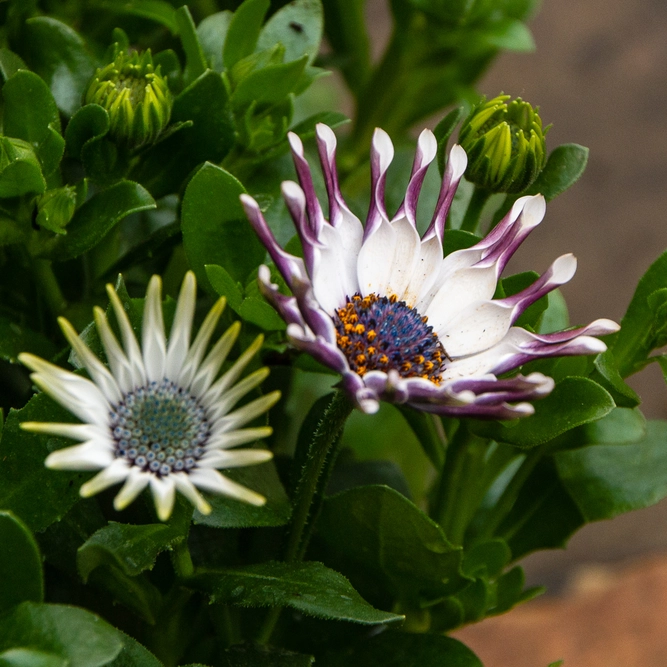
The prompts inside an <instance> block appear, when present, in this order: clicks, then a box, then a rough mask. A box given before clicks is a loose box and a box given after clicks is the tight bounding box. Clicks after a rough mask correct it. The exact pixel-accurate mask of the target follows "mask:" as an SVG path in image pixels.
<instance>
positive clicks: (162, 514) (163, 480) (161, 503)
mask: <svg viewBox="0 0 667 667" xmlns="http://www.w3.org/2000/svg"><path fill="white" fill-rule="evenodd" d="M150 483H151V491H152V493H153V501H154V502H155V509H156V511H157V515H158V518H159V519H160V521H166V520H167V519H168V518H169V517H170V516H171V513H172V512H173V510H174V501H175V500H176V484H175V482H174V479H173V478H172V476H171V475H167V476H166V477H156V476H155V475H151V478H150Z"/></svg>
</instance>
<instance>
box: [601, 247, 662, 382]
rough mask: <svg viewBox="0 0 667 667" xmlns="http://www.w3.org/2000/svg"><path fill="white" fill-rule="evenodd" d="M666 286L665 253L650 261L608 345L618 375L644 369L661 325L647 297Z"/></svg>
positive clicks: (624, 375)
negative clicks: (612, 341) (614, 335)
mask: <svg viewBox="0 0 667 667" xmlns="http://www.w3.org/2000/svg"><path fill="white" fill-rule="evenodd" d="M665 288H667V252H664V253H663V254H662V255H660V257H658V259H656V260H655V262H653V264H651V266H650V267H649V269H648V271H647V272H646V273H645V274H644V275H643V276H642V278H641V280H640V281H639V284H638V285H637V289H636V290H635V293H634V295H633V297H632V300H631V301H630V305H629V306H628V310H627V312H626V313H625V316H624V317H623V319H622V321H621V330H620V331H619V332H618V334H616V339H615V341H614V344H613V345H612V346H611V350H612V354H613V355H614V358H615V359H616V363H617V366H618V370H619V373H620V375H621V377H627V376H628V375H631V374H632V373H634V372H636V371H638V370H640V369H641V368H643V365H644V362H645V361H646V358H647V357H648V355H649V353H650V352H651V350H652V349H653V347H654V345H655V343H657V342H658V341H657V340H656V336H655V331H654V327H656V326H658V327H660V326H662V325H664V319H660V318H658V317H657V315H658V313H657V312H656V309H655V308H654V307H652V305H651V303H650V302H649V298H650V297H651V295H652V294H654V293H656V292H658V291H659V290H662V289H665Z"/></svg>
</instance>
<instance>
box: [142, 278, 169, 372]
mask: <svg viewBox="0 0 667 667" xmlns="http://www.w3.org/2000/svg"><path fill="white" fill-rule="evenodd" d="M141 330H142V331H141V333H142V350H143V357H144V368H145V369H146V377H147V379H148V381H149V382H159V381H161V380H162V379H163V378H164V371H165V366H166V361H167V343H166V338H165V333H164V318H163V317H162V280H161V279H160V276H157V275H155V276H153V277H152V278H151V279H150V282H149V283H148V290H147V291H146V299H145V301H144V318H143V323H142V327H141Z"/></svg>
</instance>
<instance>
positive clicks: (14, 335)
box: [0, 317, 56, 363]
mask: <svg viewBox="0 0 667 667" xmlns="http://www.w3.org/2000/svg"><path fill="white" fill-rule="evenodd" d="M21 352H32V353H33V354H36V355H37V356H39V357H42V358H43V359H50V358H51V357H52V356H53V355H54V354H55V353H56V346H55V345H54V344H53V343H52V342H51V341H50V340H49V339H48V338H46V337H45V336H43V335H42V334H40V333H38V332H37V331H32V330H31V329H29V328H28V327H25V326H21V325H20V324H17V323H16V322H12V321H11V320H10V319H9V318H6V317H0V359H4V360H5V361H11V362H12V363H16V362H17V361H18V355H19V354H20V353H21Z"/></svg>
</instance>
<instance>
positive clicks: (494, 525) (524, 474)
mask: <svg viewBox="0 0 667 667" xmlns="http://www.w3.org/2000/svg"><path fill="white" fill-rule="evenodd" d="M550 446H551V443H550V442H548V443H545V444H544V445H541V446H539V447H535V448H533V449H532V450H530V452H528V454H527V455H526V458H525V459H524V461H523V463H522V464H521V465H520V466H519V469H518V470H517V471H516V473H514V477H512V479H511V480H510V481H509V483H508V484H507V486H506V487H505V490H504V491H503V492H502V494H501V495H500V498H498V502H497V503H496V504H495V505H494V506H493V509H491V510H490V512H489V514H488V515H487V518H486V521H485V522H484V526H483V528H482V530H481V531H480V538H491V537H493V536H494V534H495V533H496V531H497V530H498V527H499V526H500V524H501V523H502V521H503V519H505V517H506V516H507V515H508V514H509V513H510V511H511V510H512V507H514V503H516V500H517V498H518V497H519V493H520V492H521V489H522V488H523V485H524V484H525V483H526V480H527V479H528V477H530V475H531V473H532V472H533V470H534V469H535V466H536V465H537V464H538V463H539V461H540V460H541V459H542V457H543V456H544V454H545V453H546V451H547V449H548V448H549V447H550Z"/></svg>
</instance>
